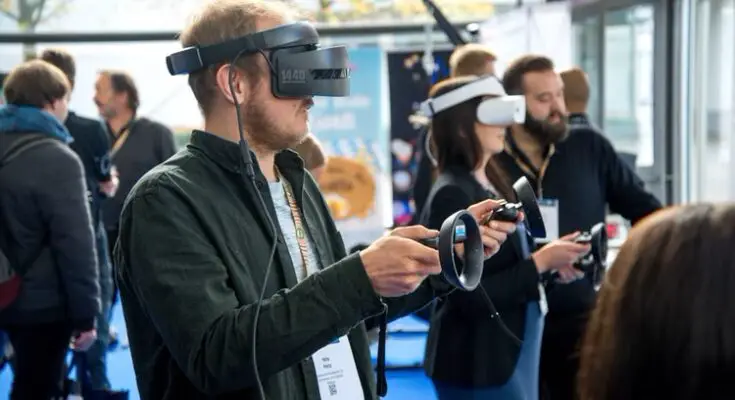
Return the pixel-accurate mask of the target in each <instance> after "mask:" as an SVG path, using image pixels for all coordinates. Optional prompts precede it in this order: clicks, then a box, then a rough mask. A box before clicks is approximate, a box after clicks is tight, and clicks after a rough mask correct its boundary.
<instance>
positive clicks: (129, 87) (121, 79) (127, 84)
mask: <svg viewBox="0 0 735 400" xmlns="http://www.w3.org/2000/svg"><path fill="white" fill-rule="evenodd" d="M99 74H100V75H102V76H106V77H108V78H110V86H112V90H113V91H114V92H115V93H125V94H127V95H128V108H130V109H131V110H133V112H136V111H138V107H140V95H139V94H138V87H137V86H136V85H135V80H134V79H133V77H132V76H131V75H130V74H129V73H127V72H125V71H115V70H102V71H100V72H99Z"/></svg>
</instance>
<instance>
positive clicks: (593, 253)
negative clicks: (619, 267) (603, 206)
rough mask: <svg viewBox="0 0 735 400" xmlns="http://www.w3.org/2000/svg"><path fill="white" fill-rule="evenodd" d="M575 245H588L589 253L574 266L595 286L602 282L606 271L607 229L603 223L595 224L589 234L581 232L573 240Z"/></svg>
mask: <svg viewBox="0 0 735 400" xmlns="http://www.w3.org/2000/svg"><path fill="white" fill-rule="evenodd" d="M574 241H575V242H576V243H585V244H589V245H590V251H589V252H588V253H587V254H585V255H584V256H582V258H581V259H580V260H579V261H577V262H576V263H575V264H574V267H575V268H577V269H578V270H580V271H582V272H584V274H585V276H587V277H588V278H589V279H591V280H592V283H593V284H594V285H595V286H597V285H599V284H600V282H602V278H603V277H604V276H605V270H606V269H607V229H606V227H605V223H604V222H599V223H597V224H595V225H594V226H593V227H592V229H590V231H589V232H582V233H581V234H579V236H577V237H576V238H574Z"/></svg>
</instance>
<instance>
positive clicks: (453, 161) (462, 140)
mask: <svg viewBox="0 0 735 400" xmlns="http://www.w3.org/2000/svg"><path fill="white" fill-rule="evenodd" d="M477 79H481V78H480V77H477V76H462V77H456V78H449V79H446V80H444V81H441V82H439V83H437V84H436V85H434V87H432V88H431V91H430V92H429V97H430V98H434V97H438V96H441V95H443V94H445V93H449V92H451V91H453V90H456V89H458V88H460V87H462V86H464V85H467V84H469V83H472V82H475V81H476V80H477ZM485 97H487V96H485ZM482 99H483V98H482V97H475V98H473V99H470V100H467V101H465V102H463V103H460V104H458V105H456V106H454V107H451V108H448V109H446V110H444V111H442V112H440V113H438V114H436V115H434V117H433V118H432V121H431V128H430V129H431V146H432V149H431V150H432V153H433V154H435V155H436V160H437V164H438V166H437V167H438V169H439V172H441V171H444V170H445V169H446V168H447V167H449V166H460V167H463V168H466V169H468V170H470V171H473V170H475V169H477V168H478V167H479V166H480V165H479V164H480V163H481V162H482V145H481V144H480V140H479V139H478V138H477V135H476V134H475V123H476V122H477V106H478V105H479V104H480V102H481V101H482ZM485 173H486V174H487V177H488V180H489V181H490V183H492V185H493V186H494V187H495V189H496V190H497V191H498V192H499V193H498V194H499V195H500V196H502V197H503V198H505V199H507V200H512V199H514V198H515V195H514V194H513V190H512V187H511V184H510V182H509V181H508V177H507V176H506V174H505V173H504V172H503V170H502V169H501V168H500V167H499V166H498V165H497V164H496V163H495V161H494V160H493V159H492V158H491V159H490V161H489V162H488V163H487V165H486V166H485Z"/></svg>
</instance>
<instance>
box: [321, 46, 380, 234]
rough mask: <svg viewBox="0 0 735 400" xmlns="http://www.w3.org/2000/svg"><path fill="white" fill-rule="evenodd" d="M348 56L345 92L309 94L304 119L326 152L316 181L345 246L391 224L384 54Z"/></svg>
mask: <svg viewBox="0 0 735 400" xmlns="http://www.w3.org/2000/svg"><path fill="white" fill-rule="evenodd" d="M349 57H350V67H351V77H350V96H349V97H319V98H314V107H313V108H312V109H311V111H310V118H309V121H310V122H309V125H310V128H311V131H312V133H313V134H314V135H315V136H316V137H317V138H318V139H319V141H320V142H321V143H322V145H323V146H324V149H325V152H326V153H327V155H328V162H327V168H326V170H325V171H324V172H323V173H322V175H320V176H319V185H320V188H321V189H322V192H323V193H324V195H325V198H326V199H327V203H328V204H329V206H330V210H331V211H332V215H333V217H334V219H335V221H336V222H337V226H338V228H339V229H340V231H341V232H342V234H343V236H344V239H345V244H346V245H347V247H348V248H349V247H351V246H353V245H356V244H359V243H370V242H371V241H372V240H374V239H375V238H377V237H379V236H380V235H382V233H383V231H384V230H385V228H387V227H388V226H390V225H391V222H392V221H391V220H392V210H391V206H390V199H391V197H392V193H391V184H390V154H389V153H388V136H389V132H388V118H389V115H388V107H387V79H386V78H387V76H386V75H385V61H384V53H383V51H382V50H381V49H380V48H378V47H358V48H353V49H350V50H349Z"/></svg>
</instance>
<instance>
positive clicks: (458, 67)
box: [413, 43, 497, 312]
mask: <svg viewBox="0 0 735 400" xmlns="http://www.w3.org/2000/svg"><path fill="white" fill-rule="evenodd" d="M496 60H497V56H496V55H495V53H494V52H493V51H492V49H491V48H490V47H488V46H486V45H482V44H478V43H470V44H466V45H462V46H459V47H457V48H456V49H454V51H453V52H452V55H451V56H449V69H450V75H451V76H452V77H460V76H467V75H476V76H483V75H495V62H496ZM427 140H428V135H427V132H424V133H423V134H422V135H421V137H419V139H418V140H417V141H416V143H417V144H416V146H417V149H416V151H418V152H419V153H420V154H421V155H420V156H419V157H420V158H419V161H418V169H417V171H416V179H415V180H414V184H413V201H414V204H415V209H416V210H415V218H414V220H415V221H416V220H418V217H419V215H421V211H422V210H423V208H424V204H425V203H426V197H427V196H428V195H429V191H430V190H431V185H432V184H433V181H434V179H433V171H434V166H433V165H432V163H431V159H430V158H429V157H427V156H426V155H424V153H425V151H426V148H427ZM423 311H424V312H426V310H423Z"/></svg>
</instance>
